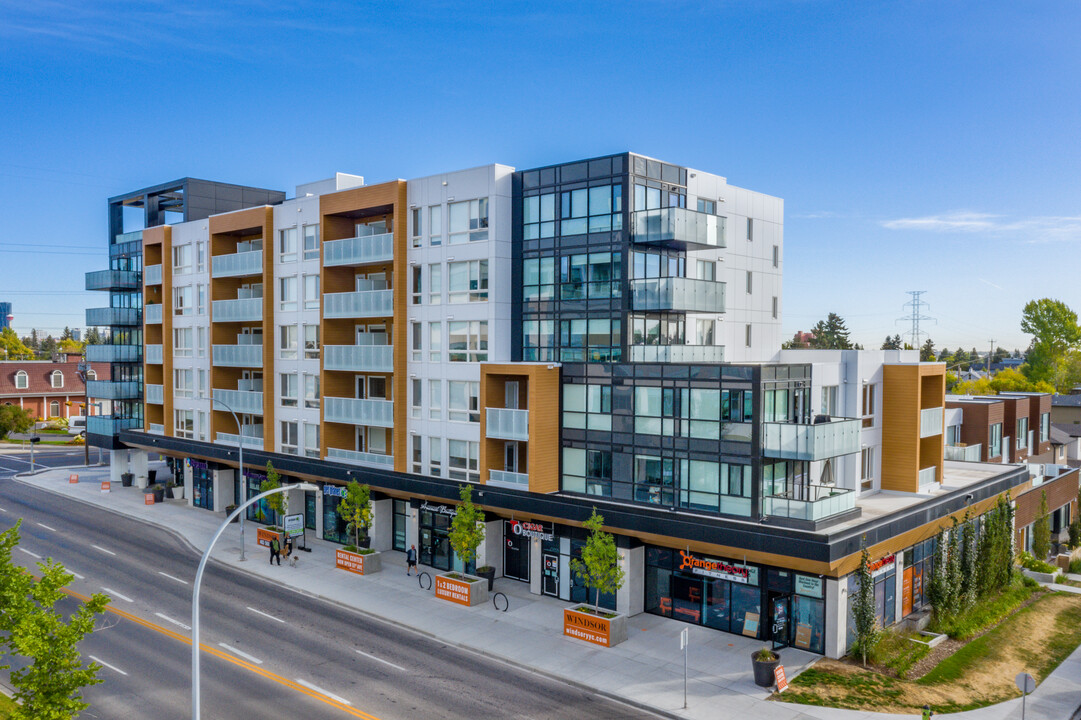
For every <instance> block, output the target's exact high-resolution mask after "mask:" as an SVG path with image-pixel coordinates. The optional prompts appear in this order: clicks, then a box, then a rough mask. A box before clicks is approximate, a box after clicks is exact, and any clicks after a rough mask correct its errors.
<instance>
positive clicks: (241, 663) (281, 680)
mask: <svg viewBox="0 0 1081 720" xmlns="http://www.w3.org/2000/svg"><path fill="white" fill-rule="evenodd" d="M64 592H65V593H67V594H68V595H70V596H72V597H74V598H76V599H78V600H81V601H83V602H86V601H87V600H89V599H90V598H89V597H87V596H86V595H82V594H81V593H77V592H75V591H74V590H69V589H68V588H64ZM105 611H106V612H111V613H113V614H114V615H117V616H119V617H122V618H124V619H125V620H131V621H132V622H134V623H138V624H139V625H142V626H143V627H145V628H149V629H150V630H154V631H155V632H159V633H161V634H162V635H165V636H166V637H170V638H172V639H173V640H177V641H178V642H182V643H184V644H185V645H191V638H186V637H184V636H183V635H181V634H180V633H177V632H173V631H172V630H170V629H169V628H167V627H163V626H161V625H158V624H156V623H152V622H150V621H149V620H144V619H143V618H141V617H139V616H138V615H132V614H131V613H129V612H125V611H124V610H120V609H119V608H115V607H113V606H112V605H106V606H105ZM199 648H200V649H201V650H202V651H203V652H205V653H210V654H211V655H213V656H215V657H219V658H221V659H222V660H228V661H229V662H231V663H233V664H234V665H237V666H238V667H242V668H244V669H245V670H249V671H251V672H253V673H256V674H257V675H262V676H263V677H265V678H267V679H268V680H273V681H274V682H276V683H278V684H279V685H284V686H285V687H287V688H289V689H290V690H295V691H296V692H299V693H303V694H305V695H307V696H308V697H312V698H315V699H316V700H321V701H322V702H324V703H326V704H327V705H330V706H331V707H335V708H337V709H339V710H341V711H343V712H346V713H349V714H350V715H352V716H353V717H358V718H364V720H379V718H377V717H376V716H374V715H369V714H368V713H366V712H364V711H363V710H357V709H356V708H354V707H350V706H348V705H345V704H344V703H340V702H338V701H337V700H334V699H332V698H329V697H327V696H326V695H323V694H321V693H317V692H315V691H314V690H309V689H308V688H306V687H304V686H303V685H300V684H299V683H295V682H293V681H292V680H290V679H289V678H286V677H282V676H281V675H278V674H276V673H272V672H270V671H269V670H264V669H263V668H261V667H259V666H258V665H255V664H253V663H250V662H247V661H245V660H241V659H240V658H238V657H236V656H235V655H230V654H229V653H227V652H223V651H221V650H218V649H217V648H215V647H211V646H209V645H206V644H204V643H199Z"/></svg>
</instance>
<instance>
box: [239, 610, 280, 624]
mask: <svg viewBox="0 0 1081 720" xmlns="http://www.w3.org/2000/svg"><path fill="white" fill-rule="evenodd" d="M248 609H249V610H251V611H252V612H253V613H255V614H256V615H262V616H263V617H265V618H270V619H271V620H277V621H278V622H280V623H284V622H285V621H284V620H282V619H281V618H276V617H274V616H273V615H267V614H266V613H265V612H263V611H262V610H256V609H255V608H253V607H249V608H248Z"/></svg>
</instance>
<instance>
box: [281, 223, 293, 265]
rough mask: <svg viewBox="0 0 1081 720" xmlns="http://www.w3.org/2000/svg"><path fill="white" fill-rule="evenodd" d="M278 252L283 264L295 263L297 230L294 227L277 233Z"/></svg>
mask: <svg viewBox="0 0 1081 720" xmlns="http://www.w3.org/2000/svg"><path fill="white" fill-rule="evenodd" d="M278 252H279V253H280V256H281V261H282V262H283V263H284V262H296V260H297V229H296V228H295V227H291V228H285V229H284V230H280V231H278Z"/></svg>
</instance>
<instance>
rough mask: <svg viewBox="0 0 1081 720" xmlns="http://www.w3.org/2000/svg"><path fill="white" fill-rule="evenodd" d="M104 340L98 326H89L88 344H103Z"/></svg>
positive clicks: (87, 333)
mask: <svg viewBox="0 0 1081 720" xmlns="http://www.w3.org/2000/svg"><path fill="white" fill-rule="evenodd" d="M102 342H103V340H102V337H101V332H100V331H99V330H98V329H97V328H96V327H92V328H88V329H87V331H86V344H87V345H101V344H102Z"/></svg>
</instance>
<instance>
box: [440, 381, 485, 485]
mask: <svg viewBox="0 0 1081 720" xmlns="http://www.w3.org/2000/svg"><path fill="white" fill-rule="evenodd" d="M451 384H452V385H453V383H451ZM479 457H480V443H475V442H469V441H467V440H448V441H447V460H448V462H447V477H449V478H450V479H452V480H469V481H471V482H480V472H479V471H478V470H477V465H478V458H479Z"/></svg>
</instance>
